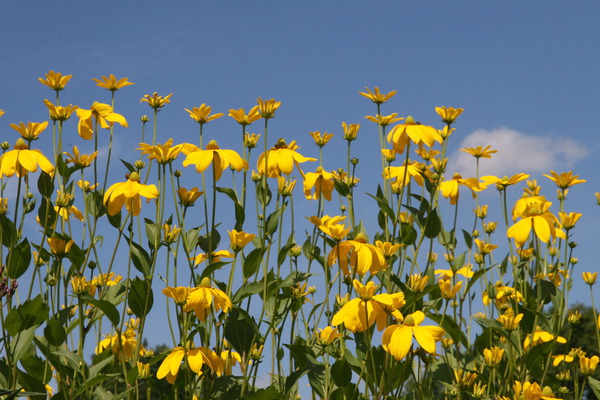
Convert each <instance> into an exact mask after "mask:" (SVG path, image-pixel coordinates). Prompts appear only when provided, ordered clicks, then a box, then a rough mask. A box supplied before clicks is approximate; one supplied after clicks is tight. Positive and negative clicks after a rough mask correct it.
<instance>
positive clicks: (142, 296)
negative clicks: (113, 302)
mask: <svg viewBox="0 0 600 400" xmlns="http://www.w3.org/2000/svg"><path fill="white" fill-rule="evenodd" d="M127 304H128V305H129V308H131V311H133V313H134V314H135V315H136V316H137V317H140V318H142V317H145V316H146V315H148V313H149V312H150V310H151V309H152V305H153V304H154V295H153V293H152V288H151V287H150V283H149V282H148V281H145V280H141V279H140V278H135V279H134V280H132V281H131V285H130V286H129V296H128V297H127Z"/></svg>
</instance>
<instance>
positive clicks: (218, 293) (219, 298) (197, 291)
mask: <svg viewBox="0 0 600 400" xmlns="http://www.w3.org/2000/svg"><path fill="white" fill-rule="evenodd" d="M211 307H212V309H213V310H214V312H215V313H218V312H219V311H221V310H223V312H225V313H226V312H229V310H231V308H232V307H233V305H232V303H231V300H230V299H229V297H227V295H226V294H225V292H223V291H222V290H221V289H218V288H213V287H211V286H210V279H208V278H204V279H203V280H202V282H201V283H200V286H198V287H195V288H192V289H190V291H189V293H188V298H187V305H186V306H185V309H184V310H185V311H186V312H189V311H192V310H193V311H194V313H195V314H196V317H197V318H198V319H199V320H200V321H206V317H207V316H208V315H210V313H211Z"/></svg>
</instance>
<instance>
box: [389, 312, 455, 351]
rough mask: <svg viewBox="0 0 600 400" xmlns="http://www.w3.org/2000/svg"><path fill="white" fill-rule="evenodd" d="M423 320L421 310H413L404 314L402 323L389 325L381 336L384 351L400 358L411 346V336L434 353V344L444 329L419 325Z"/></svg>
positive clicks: (440, 338)
mask: <svg viewBox="0 0 600 400" xmlns="http://www.w3.org/2000/svg"><path fill="white" fill-rule="evenodd" d="M424 320H425V314H423V312H422V311H415V312H414V313H412V314H410V315H408V316H406V318H404V321H402V324H401V325H400V324H395V325H391V326H389V327H388V328H387V329H386V330H385V331H384V332H383V336H382V337H381V344H382V346H383V348H384V349H385V351H387V352H388V353H390V354H391V355H393V356H394V358H395V359H396V360H398V361H399V360H402V359H403V358H404V357H406V355H407V354H408V352H409V350H410V347H411V346H412V341H413V338H414V339H415V340H416V341H417V343H418V344H419V346H421V348H423V350H425V351H426V352H428V353H430V354H435V347H436V346H435V345H436V343H437V342H439V341H440V340H442V336H443V335H444V333H445V331H444V330H443V329H442V328H440V327H439V326H421V324H422V323H423V321H424Z"/></svg>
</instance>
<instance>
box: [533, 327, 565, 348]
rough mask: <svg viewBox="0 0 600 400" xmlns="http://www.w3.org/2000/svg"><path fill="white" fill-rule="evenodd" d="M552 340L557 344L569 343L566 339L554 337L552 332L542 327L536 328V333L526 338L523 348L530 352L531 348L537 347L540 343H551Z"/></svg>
mask: <svg viewBox="0 0 600 400" xmlns="http://www.w3.org/2000/svg"><path fill="white" fill-rule="evenodd" d="M552 340H556V342H557V343H567V339H565V338H564V337H562V336H556V335H553V334H551V333H550V332H546V331H544V330H542V328H541V327H540V326H536V327H535V332H533V333H532V334H529V335H527V336H526V337H525V341H524V342H523V348H524V349H525V350H528V349H529V348H530V347H533V346H536V345H538V344H540V343H546V342H550V341H552Z"/></svg>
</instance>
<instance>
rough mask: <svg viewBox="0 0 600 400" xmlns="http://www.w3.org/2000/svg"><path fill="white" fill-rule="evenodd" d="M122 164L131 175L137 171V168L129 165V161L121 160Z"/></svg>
mask: <svg viewBox="0 0 600 400" xmlns="http://www.w3.org/2000/svg"><path fill="white" fill-rule="evenodd" d="M121 162H122V163H123V165H124V166H125V168H127V171H129V173H132V172H134V171H135V167H134V166H133V165H131V164H130V163H128V162H127V161H125V160H123V159H121Z"/></svg>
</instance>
